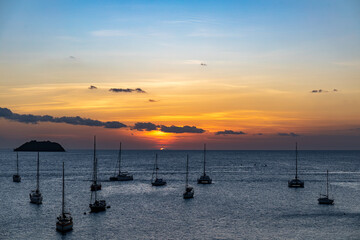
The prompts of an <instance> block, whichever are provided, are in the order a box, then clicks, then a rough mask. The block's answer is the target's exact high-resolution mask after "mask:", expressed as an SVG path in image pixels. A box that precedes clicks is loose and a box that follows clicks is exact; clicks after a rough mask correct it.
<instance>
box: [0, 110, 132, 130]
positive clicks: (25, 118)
mask: <svg viewBox="0 0 360 240" xmlns="http://www.w3.org/2000/svg"><path fill="white" fill-rule="evenodd" d="M0 117H3V118H5V119H9V120H12V121H17V122H22V123H32V124H37V123H38V122H53V123H66V124H71V125H81V126H95V127H104V128H123V127H126V125H125V124H123V123H121V122H118V121H111V122H102V121H99V120H93V119H90V118H82V117H79V116H77V117H52V116H49V115H44V116H40V115H32V114H17V113H13V112H12V111H11V110H10V109H8V108H0Z"/></svg>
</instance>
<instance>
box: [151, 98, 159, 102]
mask: <svg viewBox="0 0 360 240" xmlns="http://www.w3.org/2000/svg"><path fill="white" fill-rule="evenodd" d="M149 102H158V101H157V100H154V99H149Z"/></svg>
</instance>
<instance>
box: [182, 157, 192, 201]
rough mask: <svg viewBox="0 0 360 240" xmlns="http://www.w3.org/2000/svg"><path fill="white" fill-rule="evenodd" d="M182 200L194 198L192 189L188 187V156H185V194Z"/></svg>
mask: <svg viewBox="0 0 360 240" xmlns="http://www.w3.org/2000/svg"><path fill="white" fill-rule="evenodd" d="M183 197H184V199H189V198H193V197H194V188H193V187H190V186H189V155H186V181H185V192H184V193H183Z"/></svg>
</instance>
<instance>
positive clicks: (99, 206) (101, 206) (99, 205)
mask: <svg viewBox="0 0 360 240" xmlns="http://www.w3.org/2000/svg"><path fill="white" fill-rule="evenodd" d="M89 207H90V210H91V212H94V213H97V212H103V211H105V210H106V201H105V200H99V201H95V202H94V203H90V204H89Z"/></svg>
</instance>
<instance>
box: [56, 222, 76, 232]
mask: <svg viewBox="0 0 360 240" xmlns="http://www.w3.org/2000/svg"><path fill="white" fill-rule="evenodd" d="M72 229H73V223H72V222H69V223H59V222H57V223H56V230H57V231H59V232H62V233H64V232H69V231H71V230H72Z"/></svg>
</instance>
